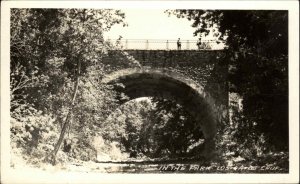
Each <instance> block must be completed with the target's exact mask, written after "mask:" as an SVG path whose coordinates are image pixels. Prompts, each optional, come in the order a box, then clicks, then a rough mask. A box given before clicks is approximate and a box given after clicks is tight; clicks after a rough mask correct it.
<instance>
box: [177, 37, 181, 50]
mask: <svg viewBox="0 0 300 184" xmlns="http://www.w3.org/2000/svg"><path fill="white" fill-rule="evenodd" d="M177 50H181V41H180V38H178V40H177Z"/></svg>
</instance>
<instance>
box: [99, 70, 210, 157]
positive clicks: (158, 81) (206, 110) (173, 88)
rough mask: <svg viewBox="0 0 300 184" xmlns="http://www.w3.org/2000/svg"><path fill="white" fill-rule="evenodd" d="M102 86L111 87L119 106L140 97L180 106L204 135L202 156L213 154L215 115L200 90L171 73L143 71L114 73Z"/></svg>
mask: <svg viewBox="0 0 300 184" xmlns="http://www.w3.org/2000/svg"><path fill="white" fill-rule="evenodd" d="M103 82H105V83H108V84H111V85H113V86H114V90H115V91H117V93H118V99H119V101H120V105H121V104H124V103H126V102H128V101H130V100H133V99H137V98H140V97H155V98H160V99H166V100H171V101H176V102H177V103H178V104H181V105H182V106H183V107H184V108H185V109H186V110H187V111H188V112H189V113H190V114H191V115H192V116H193V118H194V119H195V121H196V122H197V125H198V127H196V128H199V130H201V131H202V133H203V135H204V139H205V148H204V152H203V156H206V157H210V156H211V155H212V154H213V151H214V136H215V134H216V115H215V111H214V107H213V103H212V99H211V98H210V96H209V95H208V94H206V93H205V91H204V90H203V87H202V86H200V85H198V84H197V83H195V82H193V81H192V80H190V79H188V78H187V77H185V76H183V75H181V74H179V73H176V72H173V71H168V70H152V69H147V68H146V69H145V68H143V69H127V70H122V71H118V72H116V73H113V74H111V75H109V76H107V78H105V79H104V80H103ZM124 95H125V96H126V97H127V98H124Z"/></svg>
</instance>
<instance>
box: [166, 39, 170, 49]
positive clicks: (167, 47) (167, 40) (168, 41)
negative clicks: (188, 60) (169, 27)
mask: <svg viewBox="0 0 300 184" xmlns="http://www.w3.org/2000/svg"><path fill="white" fill-rule="evenodd" d="M166 46H167V50H169V41H168V40H167V45H166Z"/></svg>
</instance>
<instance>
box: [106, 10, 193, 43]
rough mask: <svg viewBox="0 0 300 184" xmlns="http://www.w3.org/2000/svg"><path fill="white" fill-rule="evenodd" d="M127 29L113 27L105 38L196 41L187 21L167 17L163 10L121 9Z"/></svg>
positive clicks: (119, 26) (117, 26)
mask: <svg viewBox="0 0 300 184" xmlns="http://www.w3.org/2000/svg"><path fill="white" fill-rule="evenodd" d="M122 11H123V12H124V13H125V21H126V22H127V23H128V26H127V27H122V26H121V25H115V26H113V27H112V29H111V30H110V31H109V32H108V33H106V34H105V37H106V38H110V39H117V38H119V35H121V36H122V37H123V39H163V40H177V39H178V38H180V39H181V40H197V39H198V38H197V37H193V32H194V31H195V28H192V27H191V24H192V22H191V21H188V20H187V19H183V18H182V19H179V18H177V17H176V16H173V15H171V16H170V17H168V14H167V13H164V10H157V9H123V10H122Z"/></svg>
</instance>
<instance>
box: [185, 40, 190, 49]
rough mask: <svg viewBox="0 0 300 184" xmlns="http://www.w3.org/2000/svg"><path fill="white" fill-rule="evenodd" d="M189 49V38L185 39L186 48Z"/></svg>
mask: <svg viewBox="0 0 300 184" xmlns="http://www.w3.org/2000/svg"><path fill="white" fill-rule="evenodd" d="M189 49H190V42H189V40H187V41H186V50H189Z"/></svg>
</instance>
